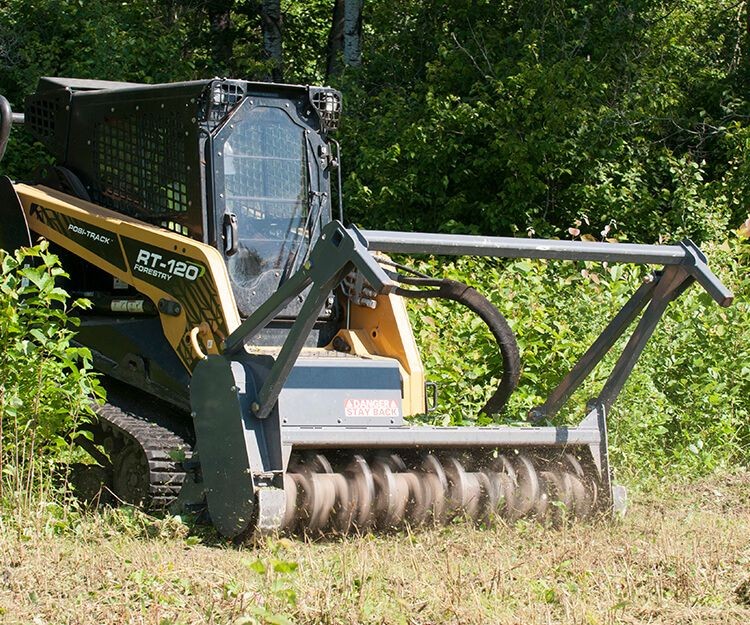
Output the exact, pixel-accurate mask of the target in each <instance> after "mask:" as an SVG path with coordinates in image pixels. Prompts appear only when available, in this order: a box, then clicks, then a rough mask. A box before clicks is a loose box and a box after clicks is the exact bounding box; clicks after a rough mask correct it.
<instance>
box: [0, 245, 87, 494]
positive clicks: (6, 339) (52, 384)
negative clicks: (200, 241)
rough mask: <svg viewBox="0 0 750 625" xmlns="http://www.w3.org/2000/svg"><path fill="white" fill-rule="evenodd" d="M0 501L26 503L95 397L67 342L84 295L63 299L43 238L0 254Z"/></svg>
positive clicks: (83, 362)
mask: <svg viewBox="0 0 750 625" xmlns="http://www.w3.org/2000/svg"><path fill="white" fill-rule="evenodd" d="M0 266H1V270H2V274H1V278H0V342H1V343H2V346H3V349H2V352H0V380H2V384H0V500H3V501H8V500H10V502H11V503H15V504H16V505H18V504H19V503H22V502H23V501H26V502H28V501H29V498H30V497H31V495H32V493H33V492H34V489H35V487H36V486H37V485H38V484H39V480H40V479H45V478H47V477H49V473H48V472H46V471H44V470H43V469H44V468H49V466H50V465H49V462H50V461H52V460H56V459H59V457H60V454H61V453H63V452H65V451H67V449H68V444H67V443H66V442H65V440H64V439H63V438H61V436H60V435H61V433H65V432H67V431H70V430H72V429H73V428H74V427H75V425H76V423H77V422H78V421H79V420H80V419H81V418H82V417H84V416H85V415H86V414H88V413H89V412H90V410H91V408H90V402H91V398H92V396H97V395H100V394H101V390H100V387H99V385H98V382H97V380H96V378H95V376H94V374H93V373H92V368H91V354H90V352H89V351H88V350H87V349H85V348H82V347H78V346H76V345H75V344H74V342H73V337H74V327H75V326H76V325H77V323H78V320H77V319H76V318H75V317H73V316H70V314H69V313H70V311H71V309H73V308H76V307H85V306H86V305H87V302H86V301H85V300H76V301H74V302H72V303H69V296H68V293H66V292H65V291H64V290H63V289H62V288H60V287H59V286H56V284H55V283H56V279H58V278H61V277H66V274H65V273H64V271H63V270H62V268H61V267H60V264H59V261H58V258H57V256H55V255H54V254H52V253H51V252H50V251H49V249H48V245H47V243H42V244H40V245H39V246H38V247H34V248H23V249H21V250H19V251H17V252H15V253H14V254H9V253H6V252H4V251H0Z"/></svg>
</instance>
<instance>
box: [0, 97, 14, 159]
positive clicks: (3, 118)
mask: <svg viewBox="0 0 750 625" xmlns="http://www.w3.org/2000/svg"><path fill="white" fill-rule="evenodd" d="M12 123H13V111H12V110H11V108H10V102H8V100H7V99H6V98H5V97H3V96H1V95H0V161H2V160H3V156H5V147H6V146H7V145H8V137H10V127H11V124H12Z"/></svg>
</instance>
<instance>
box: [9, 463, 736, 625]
mask: <svg viewBox="0 0 750 625" xmlns="http://www.w3.org/2000/svg"><path fill="white" fill-rule="evenodd" d="M196 532H197V533H196ZM0 536H1V541H2V542H1V543H0V622H2V623H29V624H34V625H39V624H44V623H49V624H62V623H66V624H68V623H70V624H80V625H84V624H91V625H94V624H96V625H100V624H104V623H144V624H154V625H168V624H177V623H184V624H186V625H187V624H192V623H217V624H218V623H227V624H229V623H234V624H235V625H246V624H249V623H286V622H292V623H341V624H349V623H408V624H427V623H435V624H437V623H488V624H489V623H524V624H529V623H581V624H586V625H597V624H605V623H669V624H679V623H716V624H722V625H723V624H728V623H737V624H743V625H744V624H746V623H748V622H750V473H748V472H741V473H734V474H723V475H721V476H714V477H711V478H709V479H705V480H702V481H699V482H696V483H692V484H688V485H680V486H679V487H674V486H673V487H669V486H664V487H658V488H657V489H655V490H652V491H651V492H649V493H636V494H631V505H630V510H629V513H628V515H627V516H626V518H625V519H624V520H623V521H621V522H617V523H604V522H602V523H597V524H593V525H578V526H573V527H564V528H559V529H549V528H543V527H540V526H539V525H537V524H534V523H518V524H516V525H513V526H510V525H505V524H502V523H500V524H498V525H496V526H494V527H492V528H490V529H479V528H474V527H471V526H469V525H466V524H456V525H454V526H451V527H448V528H445V529H441V530H430V531H421V532H418V533H409V532H404V533H399V534H395V535H390V536H379V537H374V536H362V537H355V538H350V539H346V540H334V541H328V542H307V543H306V542H302V541H291V540H287V539H279V540H273V541H267V542H264V543H263V544H260V545H254V546H244V547H241V548H238V547H235V546H233V545H231V544H225V543H222V542H220V541H219V540H217V539H216V538H215V535H213V533H212V532H210V531H208V530H205V529H200V530H194V531H190V530H188V528H187V527H186V526H184V525H183V524H181V523H180V522H179V521H177V520H175V519H160V520H157V519H151V518H149V517H146V516H145V515H142V514H140V513H137V512H133V511H127V510H117V511H104V512H97V513H87V514H78V513H74V512H67V511H61V510H59V509H56V508H51V509H47V510H46V511H45V512H41V513H38V514H36V515H35V514H25V515H24V514H21V513H15V514H14V513H11V514H7V515H6V516H5V517H4V518H3V525H2V528H1V534H0Z"/></svg>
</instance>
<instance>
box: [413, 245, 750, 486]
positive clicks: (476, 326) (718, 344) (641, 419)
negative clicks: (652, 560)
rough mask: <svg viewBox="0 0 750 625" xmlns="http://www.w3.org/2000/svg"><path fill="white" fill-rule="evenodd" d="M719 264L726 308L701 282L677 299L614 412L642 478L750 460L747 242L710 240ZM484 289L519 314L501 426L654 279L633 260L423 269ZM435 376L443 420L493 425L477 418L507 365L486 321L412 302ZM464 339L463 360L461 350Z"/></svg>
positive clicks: (595, 381)
mask: <svg viewBox="0 0 750 625" xmlns="http://www.w3.org/2000/svg"><path fill="white" fill-rule="evenodd" d="M709 252H710V256H711V265H712V266H713V267H715V268H717V269H718V270H719V272H720V275H721V277H722V279H724V280H725V282H726V283H727V284H728V285H730V287H731V288H733V289H734V290H735V294H736V297H737V303H736V304H735V305H734V306H733V307H731V308H729V309H722V308H720V307H718V306H717V305H716V304H715V303H714V302H713V300H711V299H710V298H709V297H708V295H707V294H705V293H704V292H703V291H702V289H700V288H699V287H693V288H691V289H689V290H688V291H687V293H685V294H684V295H683V296H682V297H681V298H680V299H678V300H677V301H676V302H674V303H673V304H672V305H671V306H670V308H669V309H668V312H667V314H666V316H665V318H664V320H663V321H662V323H661V324H660V326H659V327H658V328H657V331H656V332H655V334H654V336H653V337H652V339H651V342H650V344H649V346H648V347H647V349H646V351H645V352H644V354H643V356H642V358H641V361H640V362H639V364H638V365H637V366H636V369H635V370H634V372H633V375H632V377H631V379H630V381H629V383H628V384H627V386H626V387H625V389H624V392H623V393H622V395H621V397H620V399H619V400H618V403H617V404H616V406H615V410H614V412H613V414H612V415H611V419H610V424H611V432H612V434H611V444H612V453H613V456H614V462H613V464H614V465H615V466H618V467H621V468H622V469H623V470H624V471H626V472H628V473H630V474H631V475H642V476H648V475H663V474H665V473H676V474H685V475H691V474H695V473H703V472H707V471H709V470H712V469H714V468H716V467H718V466H722V465H729V464H731V463H732V462H733V461H740V462H743V463H746V462H748V461H750V455H749V454H748V449H750V446H749V445H748V443H750V426H749V425H748V423H750V405H748V402H747V397H748V394H749V393H750V326H748V324H747V319H748V313H749V312H750V308H748V303H747V302H748V297H749V296H750V279H749V278H748V275H747V271H746V266H747V262H748V260H750V259H749V258H748V250H747V246H745V245H743V244H741V243H739V242H738V241H737V240H736V239H735V240H734V241H733V242H732V243H731V244H730V243H726V244H723V245H718V246H717V245H715V246H711V248H710V249H709ZM417 266H418V268H419V269H420V270H422V271H425V272H426V273H429V274H432V275H441V276H445V277H450V278H454V279H458V280H462V281H464V282H467V283H468V284H471V285H472V286H475V288H477V289H478V290H479V291H480V292H482V293H484V294H485V295H486V296H487V297H489V299H490V300H492V301H493V303H494V304H495V305H496V306H497V307H498V309H499V310H500V311H501V312H502V314H503V315H504V316H505V317H506V318H507V319H508V322H509V324H510V325H511V327H512V329H513V330H514V332H515V334H516V335H517V338H518V343H519V347H520V351H521V360H522V367H523V369H522V375H521V381H520V385H519V388H518V390H517V391H516V393H515V394H514V395H513V396H512V398H511V401H510V403H509V405H508V407H507V409H506V412H505V414H503V415H501V416H500V418H499V420H500V421H502V422H518V421H523V420H524V419H525V415H526V413H527V412H528V410H529V409H530V408H532V407H534V406H537V405H539V404H541V403H543V401H544V398H545V397H546V395H547V393H549V392H550V391H551V390H552V388H554V386H555V385H556V384H557V383H558V382H559V381H560V380H561V379H562V378H563V376H564V375H565V374H566V373H567V371H568V370H569V369H570V368H571V367H572V366H573V364H575V362H576V360H577V359H578V357H579V356H580V355H581V354H582V353H583V352H584V350H585V349H586V348H587V347H588V346H589V345H590V344H591V343H592V342H593V340H594V339H595V338H596V336H597V335H598V334H599V332H600V331H601V330H602V329H603V328H604V325H605V323H606V321H607V320H608V319H610V318H611V317H612V316H613V315H614V314H615V313H616V312H617V311H618V310H619V309H620V308H621V307H622V305H623V304H624V303H625V302H626V301H627V300H628V298H629V297H630V295H631V294H632V293H633V292H634V291H635V289H636V288H637V287H638V285H639V284H640V282H641V281H642V279H643V278H644V276H645V275H646V273H645V270H644V269H643V268H637V267H636V268H633V267H629V266H625V265H610V266H606V265H601V264H594V263H570V262H564V263H563V262H555V261H530V260H513V261H507V262H501V261H498V260H495V259H471V258H462V259H459V260H455V261H450V262H444V259H432V260H429V261H422V262H421V263H418V264H417ZM410 313H411V317H412V321H413V323H414V325H415V327H416V329H417V330H416V331H417V340H418V343H419V344H420V346H421V349H422V354H423V358H424V360H425V366H426V369H427V371H428V377H429V378H430V379H432V380H434V381H436V382H437V383H438V384H439V385H440V387H441V389H442V392H441V395H440V400H441V406H440V408H441V410H440V414H441V415H443V416H440V417H436V418H434V419H433V420H437V421H438V422H439V423H440V424H445V425H447V424H466V423H473V422H477V423H480V424H486V423H489V422H490V419H489V418H488V417H487V416H486V415H479V416H477V415H478V413H479V411H480V410H481V407H482V406H483V404H484V402H485V401H486V400H487V399H488V397H489V395H490V394H491V392H492V390H493V388H494V387H495V386H496V385H497V382H498V380H499V377H500V373H501V372H502V360H501V358H500V355H499V353H498V350H497V347H496V346H495V344H494V340H493V338H492V336H491V335H490V333H489V331H488V330H487V329H486V327H485V326H484V324H483V323H482V322H481V321H480V320H479V319H478V318H476V317H475V316H474V315H473V314H472V313H471V312H469V311H467V310H466V309H464V308H463V307H461V306H459V305H457V304H454V303H452V302H446V301H443V300H437V299H430V300H410ZM458 345H460V346H461V349H460V356H457V351H456V346H458ZM623 347H624V339H622V340H621V341H620V342H619V343H618V345H617V346H616V347H615V349H614V350H612V353H610V354H609V355H608V357H607V358H606V359H605V361H604V362H603V363H602V364H601V365H600V366H599V367H597V369H595V370H594V372H593V374H592V376H591V377H590V379H589V380H588V381H587V382H586V383H585V384H584V386H583V388H582V389H581V390H579V391H578V392H577V393H576V394H574V396H573V397H572V398H571V400H570V402H569V403H568V409H567V410H565V411H564V412H563V413H562V414H561V415H560V416H559V417H558V418H557V419H556V423H558V424H559V423H567V424H572V423H576V422H577V421H580V420H581V418H582V417H583V414H584V407H585V404H586V401H587V400H588V399H589V398H591V397H595V396H596V394H597V391H598V389H600V388H601V385H602V384H603V383H604V381H605V380H606V377H607V375H608V374H609V371H610V370H611V368H612V366H613V364H614V362H615V359H616V357H617V356H618V355H619V353H620V351H621V350H622V348H623Z"/></svg>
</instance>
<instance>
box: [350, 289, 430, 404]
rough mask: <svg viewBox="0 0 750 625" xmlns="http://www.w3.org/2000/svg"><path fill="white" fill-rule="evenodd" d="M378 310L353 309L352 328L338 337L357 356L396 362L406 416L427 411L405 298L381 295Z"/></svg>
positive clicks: (422, 373)
mask: <svg viewBox="0 0 750 625" xmlns="http://www.w3.org/2000/svg"><path fill="white" fill-rule="evenodd" d="M376 302H377V307H376V308H374V309H372V308H367V307H366V306H356V305H354V304H350V305H349V306H350V307H349V328H348V330H341V331H340V332H339V333H338V336H340V337H341V338H342V339H344V340H345V341H346V342H347V343H348V344H349V346H350V347H351V349H352V353H353V354H358V355H361V356H365V355H375V356H387V357H389V358H395V359H396V360H397V361H398V363H399V365H400V369H401V379H402V380H403V384H404V388H403V395H404V402H403V411H404V415H415V414H423V413H424V412H425V411H426V406H425V394H424V381H425V380H424V368H423V366H422V359H421V358H420V356H419V350H418V349H417V343H416V341H415V340H414V334H413V332H412V328H411V324H410V323H409V316H408V314H407V312H406V304H405V303H404V298H403V297H399V296H398V295H378V297H377V300H376Z"/></svg>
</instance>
